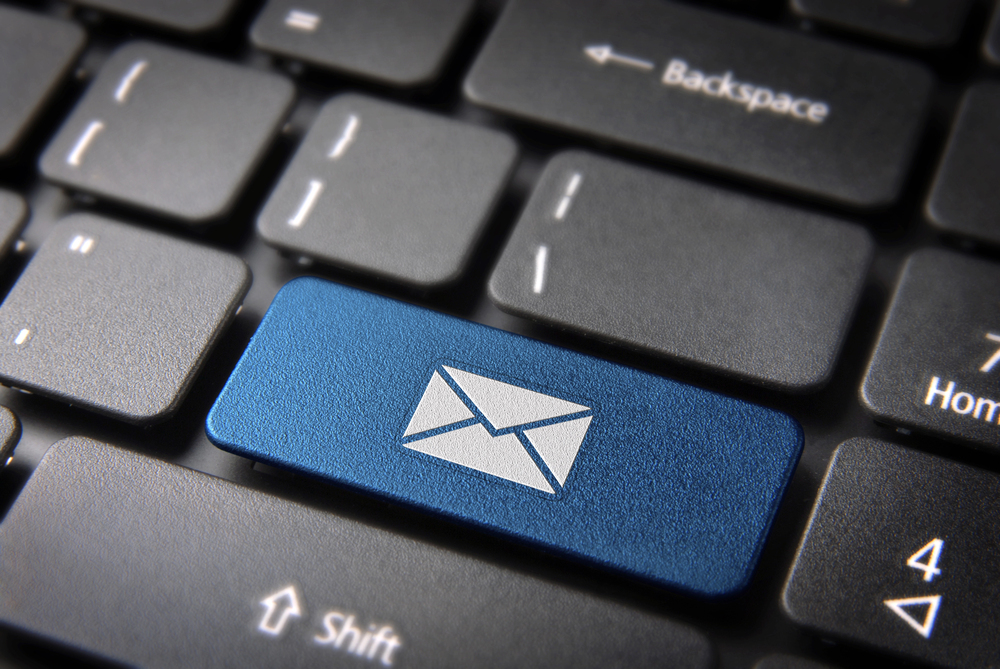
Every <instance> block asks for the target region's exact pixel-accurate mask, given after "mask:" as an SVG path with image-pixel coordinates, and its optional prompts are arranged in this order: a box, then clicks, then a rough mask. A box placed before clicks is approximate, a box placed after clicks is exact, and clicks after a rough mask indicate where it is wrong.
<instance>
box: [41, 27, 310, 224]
mask: <svg viewBox="0 0 1000 669" xmlns="http://www.w3.org/2000/svg"><path fill="white" fill-rule="evenodd" d="M293 93H294V90H293V88H292V85H291V83H289V82H288V80H286V79H284V78H282V77H279V76H276V75H274V74H270V73H265V72H259V71H256V70H251V69H248V68H244V67H239V66H236V65H232V64H230V63H225V62H222V61H218V60H213V59H210V58H205V57H203V56H198V55H192V54H189V53H185V52H183V51H177V50H175V49H170V48H166V47H162V46H158V45H155V44H151V43H148V42H131V43H129V44H126V45H125V46H123V47H121V48H120V49H118V51H116V52H115V53H114V55H112V56H111V58H109V59H108V61H107V62H106V63H105V64H104V66H103V67H102V69H101V72H100V74H99V75H98V76H97V78H96V79H95V80H94V82H93V83H92V84H91V86H90V88H89V89H88V91H87V94H86V96H85V97H84V98H83V100H82V101H81V102H80V104H79V105H77V107H76V109H75V110H74V111H73V113H72V114H71V115H70V117H69V118H68V119H67V120H66V122H65V123H64V124H63V126H62V128H61V129H60V131H59V133H58V134H57V135H56V137H55V139H53V141H52V143H51V144H50V145H49V146H48V148H47V149H46V150H45V153H44V154H43V155H42V159H41V162H40V167H41V171H42V173H43V174H44V175H45V176H46V177H47V178H49V179H51V180H52V181H55V182H57V183H60V184H64V185H66V186H70V187H72V188H76V189H79V190H82V191H88V192H91V193H94V194H96V195H99V196H103V197H107V198H109V199H113V200H119V201H121V202H125V203H128V204H132V205H135V206H138V207H142V208H145V209H149V210H152V211H154V212H156V213H158V214H161V215H164V216H171V217H176V218H179V219H182V220H183V221H184V222H186V223H188V224H192V225H195V224H199V223H204V222H206V221H210V220H212V219H217V218H218V217H220V216H222V215H223V214H225V213H227V212H228V211H229V209H230V208H231V207H232V205H233V202H234V200H235V199H236V197H237V195H238V194H239V192H240V190H241V188H242V186H243V185H244V184H245V182H246V180H247V179H248V178H249V176H250V173H251V171H252V170H253V167H254V166H255V165H256V164H257V162H258V161H259V160H260V158H261V157H262V155H263V153H264V151H265V150H266V149H267V146H268V144H269V143H270V140H271V139H272V137H273V136H274V134H275V133H276V131H277V130H278V128H279V126H280V123H281V121H282V119H283V118H284V116H285V112H286V110H287V109H288V107H289V105H290V104H291V102H292V97H293Z"/></svg>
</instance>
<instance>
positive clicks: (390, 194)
mask: <svg viewBox="0 0 1000 669" xmlns="http://www.w3.org/2000/svg"><path fill="white" fill-rule="evenodd" d="M515 153H516V149H515V146H514V143H513V142H512V141H511V140H510V139H509V138H508V137H506V136H505V135H503V134H501V133H498V132H495V131H492V130H487V129H483V128H478V127H476V126H472V125H467V124H464V123H460V122H457V121H453V120H451V119H446V118H441V117H438V116H432V115H430V114H427V113H424V112H419V111H415V110H412V109H407V108H405V107H399V106H396V105H392V104H387V103H384V102H379V101H377V100H375V99H373V98H368V97H363V96H359V95H345V96H341V97H338V98H336V99H334V100H331V101H330V102H329V103H327V104H326V105H325V106H324V107H323V111H322V112H321V113H320V115H319V117H318V118H317V119H316V122H315V123H314V125H313V127H312V129H311V130H310V131H309V134H308V135H307V136H306V137H305V139H304V140H303V142H302V145H301V146H300V147H299V150H298V153H297V154H296V155H295V158H294V160H293V161H292V163H291V164H290V165H289V167H288V169H287V170H286V171H285V174H284V176H283V177H282V179H281V182H280V183H279V184H278V186H277V187H276V188H275V190H274V192H273V193H272V195H271V198H270V199H269V200H268V202H267V205H266V206H265V207H264V210H263V211H262V212H261V215H260V218H259V219H258V222H257V225H258V229H259V231H260V234H261V236H262V237H263V238H264V239H265V240H266V241H267V242H268V243H270V244H273V245H275V246H278V247H280V248H283V249H286V250H288V251H292V252H294V253H296V254H300V255H303V256H306V257H310V258H319V259H321V260H323V261H326V262H330V263H335V264H339V265H344V266H346V267H350V268H354V269H360V270H363V271H368V272H374V273H376V274H380V275H383V276H386V277H389V278H393V279H398V280H401V281H405V282H407V283H412V284H416V285H419V286H430V285H433V284H440V283H443V282H446V281H450V280H454V279H456V278H457V277H458V276H459V274H460V272H461V271H462V269H463V268H464V267H465V265H466V264H467V262H468V259H469V256H470V255H471V253H472V249H473V244H474V242H475V241H476V239H477V238H478V236H479V234H480V232H481V231H482V229H483V227H484V225H485V224H486V220H487V216H488V215H489V213H490V211H491V210H492V207H493V203H494V202H495V201H496V199H497V197H498V196H499V193H500V190H501V188H502V187H503V185H504V183H505V182H506V179H507V174H508V172H509V171H510V169H511V166H512V164H513V162H514V155H515Z"/></svg>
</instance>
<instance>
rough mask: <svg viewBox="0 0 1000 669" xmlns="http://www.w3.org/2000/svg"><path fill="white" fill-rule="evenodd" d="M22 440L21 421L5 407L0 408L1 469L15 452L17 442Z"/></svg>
mask: <svg viewBox="0 0 1000 669" xmlns="http://www.w3.org/2000/svg"><path fill="white" fill-rule="evenodd" d="M20 438H21V421H19V420H18V419H17V416H15V415H14V412H13V411H11V410H10V409H8V408H7V407H5V406H0V468H2V467H3V466H4V465H5V464H7V459H8V458H9V457H10V456H11V453H13V452H14V447H15V446H17V440H18V439H20Z"/></svg>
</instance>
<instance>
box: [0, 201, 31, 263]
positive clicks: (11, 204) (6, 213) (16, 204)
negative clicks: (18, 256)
mask: <svg viewBox="0 0 1000 669" xmlns="http://www.w3.org/2000/svg"><path fill="white" fill-rule="evenodd" d="M27 219H28V205H27V203H26V202H25V201H24V198H23V197H21V196H20V195H18V194H17V193H13V192H11V191H7V190H2V189H0V258H2V257H3V256H5V255H7V251H9V250H10V247H11V246H13V244H14V240H15V239H17V235H18V234H19V233H20V232H21V229H22V228H24V224H25V222H26V221H27Z"/></svg>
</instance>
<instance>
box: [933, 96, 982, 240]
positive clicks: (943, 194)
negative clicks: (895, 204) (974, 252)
mask: <svg viewBox="0 0 1000 669" xmlns="http://www.w3.org/2000/svg"><path fill="white" fill-rule="evenodd" d="M998 175H1000V84H995V83H990V84H979V85H977V86H974V87H972V88H971V89H969V91H968V92H967V93H966V95H965V99H964V100H963V101H962V106H961V108H960V110H959V112H958V118H957V120H956V121H955V127H954V130H953V131H952V135H951V139H950V140H949V142H948V148H947V150H946V152H945V155H944V158H943V160H942V162H941V166H940V168H939V169H938V175H937V179H936V180H935V182H934V188H933V190H932V191H931V195H930V199H929V200H928V202H927V215H928V217H929V218H930V220H931V222H932V223H934V225H936V226H938V227H939V228H942V229H944V230H947V231H949V232H955V233H958V234H962V235H969V236H971V237H976V238H978V239H982V240H986V241H988V242H991V243H993V244H1000V189H998V188H997V177H998Z"/></svg>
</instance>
